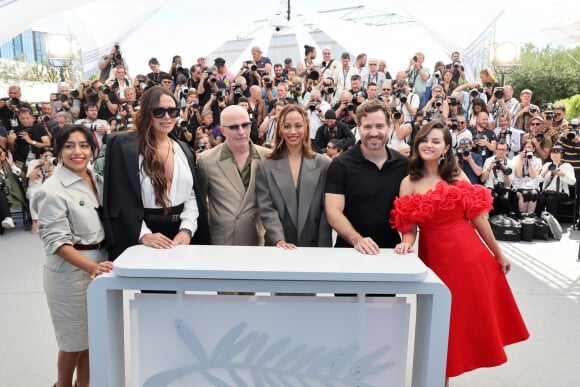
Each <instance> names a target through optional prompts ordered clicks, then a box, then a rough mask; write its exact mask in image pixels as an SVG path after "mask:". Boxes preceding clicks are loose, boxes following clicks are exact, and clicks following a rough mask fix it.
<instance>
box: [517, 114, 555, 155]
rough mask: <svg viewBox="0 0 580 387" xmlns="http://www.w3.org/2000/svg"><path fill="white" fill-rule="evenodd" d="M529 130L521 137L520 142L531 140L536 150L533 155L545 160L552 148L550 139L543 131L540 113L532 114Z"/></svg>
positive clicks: (542, 120)
mask: <svg viewBox="0 0 580 387" xmlns="http://www.w3.org/2000/svg"><path fill="white" fill-rule="evenodd" d="M529 125H530V131H529V132H528V133H526V134H524V137H522V143H525V142H526V141H531V142H532V143H533V144H534V148H535V149H536V151H535V152H534V155H535V156H537V157H539V158H540V159H541V160H542V161H546V160H547V159H548V156H549V155H550V149H551V148H552V140H551V139H550V137H549V136H546V134H545V133H544V119H543V118H542V116H541V115H536V116H533V117H532V118H531V119H530V123H529Z"/></svg>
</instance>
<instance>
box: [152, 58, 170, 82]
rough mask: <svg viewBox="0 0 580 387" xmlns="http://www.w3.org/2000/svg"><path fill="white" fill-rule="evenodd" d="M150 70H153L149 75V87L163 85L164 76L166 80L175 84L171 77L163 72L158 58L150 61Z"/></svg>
mask: <svg viewBox="0 0 580 387" xmlns="http://www.w3.org/2000/svg"><path fill="white" fill-rule="evenodd" d="M149 68H150V69H151V72H150V73H149V74H147V78H148V81H147V87H151V86H157V85H161V76H162V75H163V78H164V79H169V80H170V81H171V82H173V78H172V77H171V75H169V74H168V73H166V72H165V71H161V65H160V64H159V60H158V59H157V58H151V59H149Z"/></svg>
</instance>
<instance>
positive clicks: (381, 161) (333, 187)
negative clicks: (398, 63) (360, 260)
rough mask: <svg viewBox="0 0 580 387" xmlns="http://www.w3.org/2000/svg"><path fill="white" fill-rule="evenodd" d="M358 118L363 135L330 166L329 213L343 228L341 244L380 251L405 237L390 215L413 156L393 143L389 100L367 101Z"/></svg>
mask: <svg viewBox="0 0 580 387" xmlns="http://www.w3.org/2000/svg"><path fill="white" fill-rule="evenodd" d="M356 117H357V122H358V123H359V126H358V129H359V132H360V137H361V140H360V141H359V142H358V143H357V144H356V145H355V146H354V148H352V149H351V150H349V151H347V152H345V153H344V154H342V155H341V156H339V157H337V158H335V159H334V160H333V161H332V163H331V164H330V166H329V168H328V171H327V175H326V187H325V201H326V205H325V206H326V215H327V217H328V223H329V224H330V225H331V226H332V227H333V228H334V229H335V230H336V231H337V233H338V238H337V241H336V245H335V247H350V246H353V247H354V248H355V249H356V250H358V251H359V252H361V253H363V254H378V253H379V248H394V247H395V245H396V244H397V243H399V242H400V240H401V239H400V237H399V233H398V232H397V230H394V229H392V228H391V225H390V223H389V218H390V214H391V209H392V208H393V201H394V200H395V198H396V197H397V195H398V194H399V185H400V183H401V180H403V178H404V177H405V176H406V175H407V167H408V160H407V158H406V157H404V156H402V155H401V154H400V153H398V152H397V151H394V150H392V149H389V148H387V138H388V129H389V125H390V123H391V117H390V113H389V111H388V109H387V107H386V105H385V104H383V103H382V102H379V101H369V102H365V103H364V104H362V105H360V106H359V108H358V109H357V111H356Z"/></svg>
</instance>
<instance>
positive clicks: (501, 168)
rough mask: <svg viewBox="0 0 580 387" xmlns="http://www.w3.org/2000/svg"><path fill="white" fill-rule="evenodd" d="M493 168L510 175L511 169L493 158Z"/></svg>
mask: <svg viewBox="0 0 580 387" xmlns="http://www.w3.org/2000/svg"><path fill="white" fill-rule="evenodd" d="M493 169H495V170H496V171H501V172H502V173H503V174H504V175H511V174H512V172H513V171H512V169H511V168H510V167H508V166H506V165H504V163H503V162H502V161H501V160H497V159H496V160H495V165H494V166H493Z"/></svg>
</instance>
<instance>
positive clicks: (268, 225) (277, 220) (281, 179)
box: [256, 105, 332, 249]
mask: <svg viewBox="0 0 580 387" xmlns="http://www.w3.org/2000/svg"><path fill="white" fill-rule="evenodd" d="M329 164H330V158H329V157H327V156H323V155H320V154H318V153H315V152H314V151H313V150H312V148H311V145H310V134H309V128H308V117H307V115H306V112H305V111H304V109H302V108H301V107H300V106H298V105H287V106H285V107H284V108H283V109H282V111H281V112H280V115H279V118H278V123H277V126H276V138H275V146H274V149H273V150H272V152H271V153H270V154H269V155H268V156H267V158H266V159H264V160H262V161H261V163H260V165H259V167H258V173H257V175H256V193H257V195H258V206H259V207H260V217H261V219H262V224H263V226H264V228H265V230H266V235H265V239H266V241H265V243H266V245H270V246H278V247H281V248H285V249H294V248H296V247H297V246H302V247H305V246H311V247H316V246H320V247H331V244H332V233H331V229H330V226H329V225H328V222H327V220H326V215H325V213H324V182H325V180H326V169H327V168H328V165H329Z"/></svg>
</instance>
